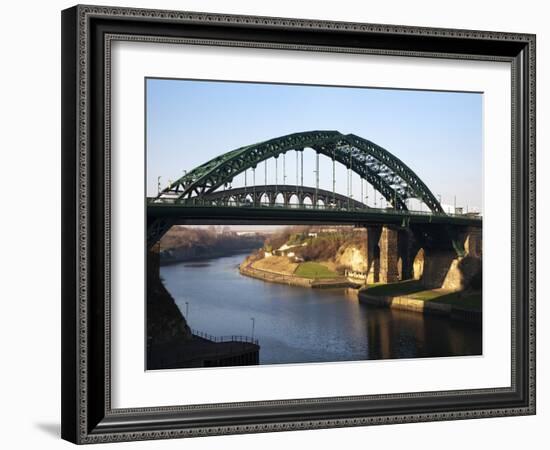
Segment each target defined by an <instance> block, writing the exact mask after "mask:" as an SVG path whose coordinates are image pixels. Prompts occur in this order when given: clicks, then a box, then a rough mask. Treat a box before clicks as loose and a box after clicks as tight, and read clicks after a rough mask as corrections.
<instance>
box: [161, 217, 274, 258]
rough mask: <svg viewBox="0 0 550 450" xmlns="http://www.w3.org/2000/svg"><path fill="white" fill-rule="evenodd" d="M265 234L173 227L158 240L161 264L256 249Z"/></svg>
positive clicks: (221, 228)
mask: <svg viewBox="0 0 550 450" xmlns="http://www.w3.org/2000/svg"><path fill="white" fill-rule="evenodd" d="M265 239H266V236H265V235H263V234H260V233H254V234H238V233H235V232H233V231H231V228H229V227H221V226H214V225H213V226H210V227H208V228H198V227H193V226H174V227H172V228H171V229H170V230H169V231H168V232H167V233H166V234H165V235H164V237H163V238H162V239H161V241H160V248H161V252H160V261H161V263H163V264H164V263H171V262H180V261H190V260H195V259H201V258H213V257H219V256H225V255H231V254H235V253H238V252H244V251H249V250H251V249H254V248H260V247H261V246H262V245H263V243H264V241H265Z"/></svg>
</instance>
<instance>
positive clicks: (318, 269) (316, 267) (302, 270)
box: [294, 261, 338, 278]
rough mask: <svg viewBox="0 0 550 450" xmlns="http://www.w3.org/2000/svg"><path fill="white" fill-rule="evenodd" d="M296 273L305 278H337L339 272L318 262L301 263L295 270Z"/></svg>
mask: <svg viewBox="0 0 550 450" xmlns="http://www.w3.org/2000/svg"><path fill="white" fill-rule="evenodd" d="M294 275H296V276H298V277H304V278H337V277H338V274H337V273H336V272H333V271H332V270H330V269H329V268H328V267H326V266H324V265H322V264H319V263H316V262H312V261H309V262H304V263H301V264H300V265H299V266H298V267H297V268H296V271H295V272H294Z"/></svg>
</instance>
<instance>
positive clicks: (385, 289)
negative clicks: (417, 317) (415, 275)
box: [365, 280, 425, 297]
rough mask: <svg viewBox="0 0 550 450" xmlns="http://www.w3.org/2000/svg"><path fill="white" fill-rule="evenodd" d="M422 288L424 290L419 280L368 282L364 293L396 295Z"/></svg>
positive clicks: (386, 295)
mask: <svg viewBox="0 0 550 450" xmlns="http://www.w3.org/2000/svg"><path fill="white" fill-rule="evenodd" d="M423 290H425V287H424V286H422V284H421V283H420V281H419V280H405V281H398V282H396V283H388V284H380V283H376V284H374V285H373V284H369V286H367V288H366V290H365V293H366V294H368V295H378V296H382V297H397V296H400V295H409V294H412V293H414V292H420V291H423Z"/></svg>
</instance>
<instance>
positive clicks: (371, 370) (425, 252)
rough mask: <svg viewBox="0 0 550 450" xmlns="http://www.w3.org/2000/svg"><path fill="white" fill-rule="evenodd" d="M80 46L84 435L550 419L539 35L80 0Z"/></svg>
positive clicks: (70, 399)
mask: <svg viewBox="0 0 550 450" xmlns="http://www.w3.org/2000/svg"><path fill="white" fill-rule="evenodd" d="M62 42H63V48H62V56H63V59H62V77H63V89H62V95H63V98H62V106H63V117H62V122H63V129H62V146H63V148H62V155H63V158H62V159H63V162H62V164H63V166H62V176H63V180H62V184H63V198H62V203H63V211H62V214H63V217H62V221H63V249H62V256H63V271H62V273H63V283H62V284H63V293H62V327H63V328H62V378H63V379H62V386H63V392H62V436H63V437H64V438H65V439H67V440H70V441H72V442H75V443H94V442H109V441H128V440H140V439H162V438H175V437H190V436H202V435H215V434H228V433H250V432H265V431H277V430H295V429H311V428H326V427H342V426H360V425H371V424H388V423H402V422H417V421H434V420H449V419H465V418H481V417H494V416H503V415H524V414H534V413H535V331H534V330H535V280H534V277H535V269H534V268H535V179H534V177H535V100H534V99H535V36H533V35H530V34H513V33H503V32H485V31H468V30H449V29H431V28H416V27H404V26H393V25H373V24H360V23H345V22H327V21H312V20H304V19H279V18H268V17H252V16H230V15H216V14H204V13H190V12H178V11H157V10H143V9H129V8H111V7H96V6H75V7H73V8H70V9H67V10H65V11H63V13H62ZM404 374H406V375H404ZM343 380H345V382H343Z"/></svg>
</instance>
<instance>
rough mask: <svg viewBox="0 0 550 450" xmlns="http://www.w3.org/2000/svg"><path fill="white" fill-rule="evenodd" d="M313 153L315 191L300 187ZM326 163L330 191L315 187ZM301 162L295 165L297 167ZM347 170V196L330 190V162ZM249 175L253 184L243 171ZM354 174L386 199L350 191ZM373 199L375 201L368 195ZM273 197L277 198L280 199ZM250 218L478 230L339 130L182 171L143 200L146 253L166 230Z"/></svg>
mask: <svg viewBox="0 0 550 450" xmlns="http://www.w3.org/2000/svg"><path fill="white" fill-rule="evenodd" d="M306 148H311V149H313V150H314V151H315V186H304V182H303V180H304V176H303V170H304V164H303V153H304V149H306ZM289 151H295V153H296V182H295V183H293V184H289V183H286V178H287V176H286V172H285V170H286V169H285V155H286V154H287V153H288V152H289ZM320 155H323V156H325V157H328V158H329V159H331V161H332V174H331V175H332V190H331V191H329V190H326V189H321V188H320V187H319V179H320V170H319V157H320ZM280 157H282V159H283V164H282V166H283V175H282V183H279V182H278V179H279V178H278V168H279V164H278V159H279V158H280ZM270 159H274V160H275V183H274V184H273V183H271V184H267V181H265V183H264V184H263V185H262V184H257V183H256V170H257V169H258V166H259V164H260V163H262V162H264V171H265V177H264V180H267V160H270ZM300 162H301V164H300ZM336 163H339V164H342V165H343V166H345V167H346V169H347V173H348V179H347V189H348V193H347V195H342V194H339V193H337V192H336V189H335V185H336V176H335V173H336V172H335V165H336ZM249 171H252V183H251V184H249V183H248V177H247V174H248V172H249ZM352 173H355V174H357V175H359V177H360V180H361V191H362V190H363V182H366V183H367V186H368V184H370V185H371V186H372V187H373V188H374V190H376V191H377V192H378V193H379V194H380V195H381V196H382V197H383V198H384V199H385V201H386V202H387V204H388V207H386V208H377V207H372V206H368V205H367V204H366V203H364V202H363V201H362V200H363V192H361V196H360V200H357V199H354V198H353V195H352V194H351V192H352V188H351V180H352V178H351V175H352ZM238 175H244V186H243V187H238V188H233V187H231V184H232V182H233V180H234V179H235V177H237V176H238ZM375 198H376V197H375ZM279 199H280V201H279ZM408 199H417V200H419V201H421V202H422V203H423V204H424V205H426V207H427V208H426V209H427V211H411V210H409V208H408V206H407V204H408V202H407V201H408ZM206 219H208V220H217V219H219V220H228V221H233V222H239V221H247V220H248V221H250V220H253V221H256V222H263V223H273V222H279V223H303V222H316V223H352V224H358V225H360V224H366V223H377V224H394V225H399V226H403V227H405V226H409V225H410V224H433V225H437V226H445V225H447V226H458V227H464V226H474V227H480V226H481V218H480V217H472V216H467V215H456V214H446V213H445V212H444V210H443V208H442V207H441V205H440V203H439V201H438V200H437V199H436V197H435V196H434V194H433V193H432V192H431V191H430V189H429V188H428V187H427V186H426V184H425V183H424V182H423V181H422V180H421V179H420V177H419V176H418V175H417V174H416V173H415V172H414V171H413V170H412V169H410V168H409V167H408V166H407V165H406V164H405V163H404V162H403V161H401V160H400V159H399V158H397V157H396V156H395V155H393V154H392V153H390V152H389V151H387V150H386V149H384V148H382V147H380V146H379V145H377V144H375V143H374V142H371V141H369V140H367V139H364V138H362V137H359V136H356V135H354V134H342V133H340V132H338V131H307V132H301V133H293V134H289V135H286V136H281V137H277V138H274V139H270V140H267V141H264V142H260V143H256V144H252V145H248V146H245V147H240V148H238V149H235V150H232V151H229V152H227V153H224V154H221V155H219V156H217V157H216V158H213V159H211V160H210V161H207V162H205V163H204V164H202V165H200V166H198V167H196V168H194V169H193V170H191V171H189V172H186V173H185V175H184V176H182V177H181V178H179V179H178V180H176V181H174V182H171V183H170V184H169V185H168V186H167V187H166V188H164V189H163V190H161V191H160V192H159V194H158V195H157V196H156V197H150V198H148V199H147V244H148V247H149V248H150V247H151V246H152V245H154V244H155V243H156V242H158V240H160V238H161V237H162V236H163V235H164V233H166V231H168V229H169V228H170V227H171V226H172V225H176V224H185V223H197V221H201V220H206Z"/></svg>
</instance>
